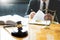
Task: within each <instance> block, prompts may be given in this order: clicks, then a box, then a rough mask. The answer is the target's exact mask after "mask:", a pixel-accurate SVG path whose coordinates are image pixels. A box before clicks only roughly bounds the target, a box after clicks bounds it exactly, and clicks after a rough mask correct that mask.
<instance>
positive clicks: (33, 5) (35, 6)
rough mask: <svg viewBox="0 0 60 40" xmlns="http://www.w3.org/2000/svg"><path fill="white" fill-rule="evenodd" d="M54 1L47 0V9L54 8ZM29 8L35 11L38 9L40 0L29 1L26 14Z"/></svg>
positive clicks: (29, 10)
mask: <svg viewBox="0 0 60 40" xmlns="http://www.w3.org/2000/svg"><path fill="white" fill-rule="evenodd" d="M55 3H56V0H49V5H48V9H50V10H55V9H56V6H55ZM31 9H33V11H35V12H37V11H38V10H39V9H40V0H32V1H31V3H30V6H29V9H28V12H27V14H30V12H31Z"/></svg>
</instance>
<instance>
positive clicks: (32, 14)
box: [29, 11, 35, 19]
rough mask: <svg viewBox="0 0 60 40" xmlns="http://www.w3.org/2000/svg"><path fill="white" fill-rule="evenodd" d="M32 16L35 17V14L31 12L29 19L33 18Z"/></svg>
mask: <svg viewBox="0 0 60 40" xmlns="http://www.w3.org/2000/svg"><path fill="white" fill-rule="evenodd" d="M34 15H35V12H34V11H33V12H31V13H30V15H29V18H31V19H32V18H33V17H34Z"/></svg>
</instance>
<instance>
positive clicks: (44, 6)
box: [43, 2, 46, 13]
mask: <svg viewBox="0 0 60 40" xmlns="http://www.w3.org/2000/svg"><path fill="white" fill-rule="evenodd" d="M44 9H46V3H45V2H43V10H44ZM43 12H44V13H45V10H44V11H43Z"/></svg>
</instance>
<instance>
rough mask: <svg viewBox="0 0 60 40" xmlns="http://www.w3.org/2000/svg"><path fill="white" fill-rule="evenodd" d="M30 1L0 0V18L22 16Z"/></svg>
mask: <svg viewBox="0 0 60 40" xmlns="http://www.w3.org/2000/svg"><path fill="white" fill-rule="evenodd" d="M29 1H30V0H0V16H4V15H16V14H17V15H20V16H24V15H25V13H26V10H27V7H28V4H29Z"/></svg>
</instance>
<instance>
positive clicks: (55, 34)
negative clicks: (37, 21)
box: [29, 24, 60, 40]
mask: <svg viewBox="0 0 60 40" xmlns="http://www.w3.org/2000/svg"><path fill="white" fill-rule="evenodd" d="M29 27H30V30H31V29H32V30H31V31H32V32H33V31H35V32H33V34H35V36H34V37H35V39H36V40H60V24H51V25H50V26H47V27H49V28H41V27H43V26H40V25H29ZM33 34H32V35H33Z"/></svg>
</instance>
